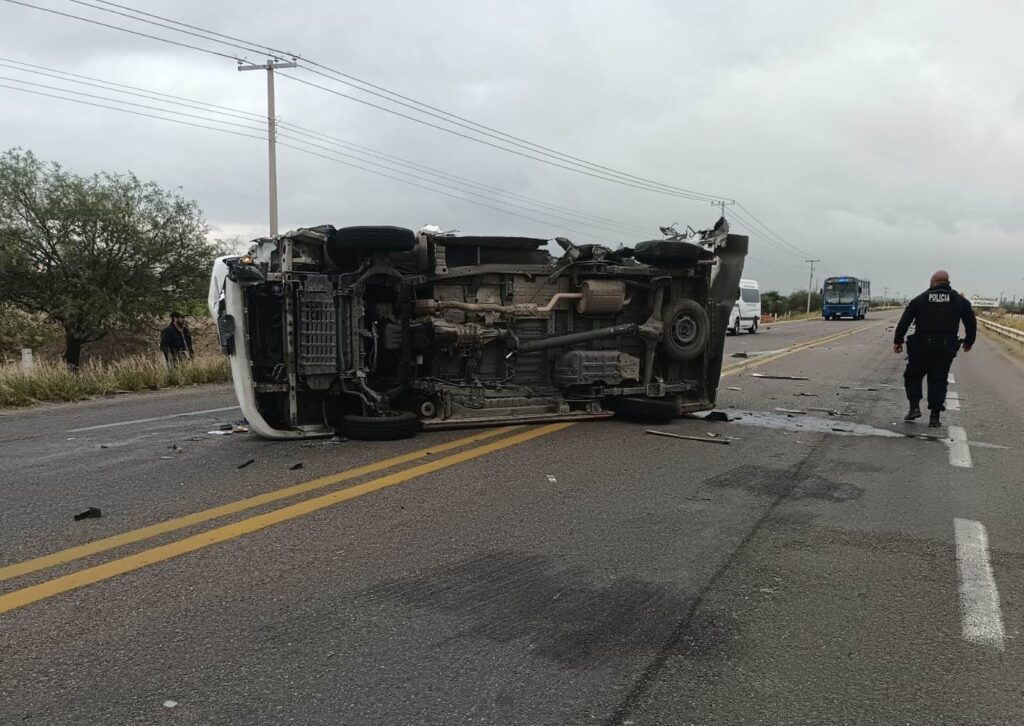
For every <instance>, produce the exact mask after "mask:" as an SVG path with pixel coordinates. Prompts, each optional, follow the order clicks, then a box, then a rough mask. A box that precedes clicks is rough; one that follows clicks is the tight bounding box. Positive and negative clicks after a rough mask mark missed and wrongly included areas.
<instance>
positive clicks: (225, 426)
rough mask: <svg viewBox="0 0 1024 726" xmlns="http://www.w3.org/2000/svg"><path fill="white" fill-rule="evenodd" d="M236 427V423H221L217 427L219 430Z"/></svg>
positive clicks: (228, 429)
mask: <svg viewBox="0 0 1024 726" xmlns="http://www.w3.org/2000/svg"><path fill="white" fill-rule="evenodd" d="M234 427H235V425H234V424H221V425H220V426H218V427H217V430H218V431H230V430H231V429H233V428H234Z"/></svg>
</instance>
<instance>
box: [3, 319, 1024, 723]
mask: <svg viewBox="0 0 1024 726" xmlns="http://www.w3.org/2000/svg"><path fill="white" fill-rule="evenodd" d="M894 317H895V313H879V314H875V315H873V316H872V317H871V318H869V319H868V320H866V321H858V322H853V321H843V322H832V323H826V322H824V321H818V320H816V321H807V322H794V323H785V324H779V325H773V326H770V328H769V329H762V331H761V332H759V333H758V334H757V335H741V336H738V337H735V338H729V339H728V342H727V351H728V352H729V354H730V355H732V354H735V353H739V354H743V353H745V354H747V357H745V358H744V357H735V358H732V357H730V359H729V365H730V366H732V368H731V369H730V371H729V373H728V376H727V377H726V378H725V379H724V380H723V390H722V396H721V408H722V410H725V411H727V412H729V413H730V415H732V416H733V417H734V418H736V419H737V420H734V421H732V422H730V423H711V422H706V421H702V420H696V419H685V420H679V421H676V422H672V423H668V424H664V425H650V424H646V425H645V424H642V423H631V422H624V421H618V420H613V421H607V422H595V423H583V424H576V425H554V426H535V427H523V428H517V429H512V430H510V429H491V430H481V431H475V432H467V431H460V432H431V433H429V434H424V435H422V436H420V437H418V438H415V439H412V440H409V441H404V442H398V443H361V442H343V443H329V442H306V443H299V442H294V443H293V442H287V443H268V442H264V441H260V440H257V439H255V438H253V437H251V436H249V435H245V434H232V435H226V436H223V435H211V434H209V433H207V432H209V431H211V430H215V428H216V426H217V425H218V424H220V423H224V422H230V421H232V420H234V419H235V418H237V416H238V413H237V411H236V410H232V409H231V406H232V405H233V400H232V396H231V393H230V390H229V389H227V388H226V387H209V388H202V389H195V390H191V391H184V392H181V391H178V392H170V393H159V394H152V395H147V396H125V397H120V398H114V399H108V400H103V401H96V402H89V403H84V404H76V405H69V406H51V407H42V408H37V409H32V410H29V411H24V412H15V413H5V414H0V460H2V469H0V502H2V506H0V653H2V654H3V658H2V659H0V723H2V724H5V725H6V724H9V723H30V724H37V723H38V724H165V723H175V724H244V725H246V726H248V725H251V724H275V725H276V724H463V723H466V724H500V725H507V724H637V725H641V724H723V725H724V724H729V725H734V724H809V725H810V724H815V725H817V724H857V725H863V724H1019V723H1021V722H1024V701H1022V699H1021V696H1022V693H1024V685H1022V683H1024V675H1022V674H1024V648H1022V645H1021V643H1020V642H1019V637H1018V636H1019V633H1020V630H1021V627H1022V617H1024V580H1022V577H1021V575H1022V569H1024V533H1022V529H1021V527H1020V524H1019V523H1020V521H1021V520H1022V518H1024V507H1022V498H1021V496H1020V493H1019V491H1018V490H1019V485H1020V483H1021V470H1022V468H1024V467H1022V464H1024V457H1022V455H1021V450H1020V448H1021V438H1022V437H1021V431H1024V366H1022V365H1021V364H1020V363H1019V362H1018V361H1016V360H1014V359H1012V358H1011V357H1010V356H1009V355H1008V354H1007V353H1006V352H1005V351H1004V349H1003V348H1002V347H1001V346H999V345H996V344H994V343H993V342H991V341H989V340H986V339H982V340H981V341H979V343H978V345H977V346H976V348H975V349H974V350H973V351H972V352H970V353H969V354H962V355H961V356H960V357H959V358H958V359H957V361H956V363H955V364H954V368H953V375H954V377H955V383H953V384H951V385H950V390H951V391H953V392H955V394H956V399H957V402H958V403H957V408H956V410H952V409H953V408H954V406H953V405H950V409H951V410H950V411H948V412H947V414H946V417H945V422H944V424H945V425H944V427H943V428H942V429H940V430H938V431H936V430H933V429H932V430H930V429H928V428H926V426H925V425H924V424H922V423H916V424H905V423H903V422H902V420H901V417H902V414H903V412H904V406H905V401H904V399H903V395H902V391H901V389H900V384H901V378H900V375H901V370H902V360H901V358H900V357H898V356H896V355H893V353H892V352H891V342H890V341H891V335H892V334H891V328H892V322H893V318H894ZM823 339H824V340H823ZM815 341H819V342H817V343H815ZM755 373H760V374H766V375H788V376H799V377H804V378H807V380H779V379H775V378H762V377H755V375H754V374H755ZM780 409H783V410H780ZM815 409H817V410H815ZM647 429H656V430H660V431H666V432H670V433H677V434H682V435H688V436H707V435H708V433H709V432H710V433H715V434H717V437H716V438H718V439H719V440H721V439H723V438H724V437H731V438H730V439H729V441H730V443H729V444H728V445H720V444H708V443H701V442H695V441H687V440H682V439H674V438H668V437H661V436H655V435H649V434H647V433H645V431H646V430H647ZM929 436H930V438H929ZM250 460H255V461H254V462H253V463H251V464H248V465H247V466H244V467H242V468H239V467H240V465H243V464H246V462H249V461H250ZM300 463H301V464H302V468H300V469H293V467H294V466H295V465H296V464H300ZM90 506H92V507H98V508H100V509H101V511H102V517H100V518H93V519H84V520H82V521H74V520H73V519H72V516H73V515H74V514H76V513H78V512H81V511H83V510H85V509H86V508H88V507H90Z"/></svg>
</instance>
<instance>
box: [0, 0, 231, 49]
mask: <svg viewBox="0 0 1024 726" xmlns="http://www.w3.org/2000/svg"><path fill="white" fill-rule="evenodd" d="M4 2H8V3H11V4H12V5H21V6H22V7H26V8H32V9H33V10H41V11H42V12H44V13H52V14H53V15H60V16H62V17H65V18H72V19H74V20H81V21H82V22H85V23H92V24H93V25H100V26H102V27H104V28H110V29H111V30H120V31H122V32H125V33H131V34H132V35H138V36H139V37H141V38H149V39H150V40H159V41H160V42H161V43H170V44H171V45H176V46H178V47H179V48H189V49H190V50H198V51H199V52H201V53H209V54H210V55H215V56H219V57H221V58H227V59H228V60H232V61H237V60H239V59H238V57H237V56H233V55H228V54H227V53H220V52H218V51H215V50H210V49H209V48H200V47H199V46H198V45H190V44H189V43H181V42H179V41H177V40H171V39H169V38H161V37H160V36H158V35H150V34H148V33H141V32H139V31H137V30H131V29H129V28H122V27H121V26H119V25H111V24H110V23H103V22H100V21H99V20H93V19H91V18H83V17H82V16H81V15H74V14H72V13H64V12H61V11H60V10H53V9H52V8H43V7H40V6H38V5H32V4H30V3H26V2H21V0H4Z"/></svg>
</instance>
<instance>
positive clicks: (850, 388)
mask: <svg viewBox="0 0 1024 726" xmlns="http://www.w3.org/2000/svg"><path fill="white" fill-rule="evenodd" d="M839 387H840V388H842V389H843V390H846V391H877V390H878V389H877V388H870V387H868V386H839Z"/></svg>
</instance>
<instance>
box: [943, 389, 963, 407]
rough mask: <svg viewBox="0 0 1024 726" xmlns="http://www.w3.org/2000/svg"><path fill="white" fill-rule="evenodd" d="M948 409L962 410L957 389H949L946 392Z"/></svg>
mask: <svg viewBox="0 0 1024 726" xmlns="http://www.w3.org/2000/svg"><path fill="white" fill-rule="evenodd" d="M946 410H947V411H959V410H960V394H959V393H957V392H956V391H948V392H947V393H946Z"/></svg>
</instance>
